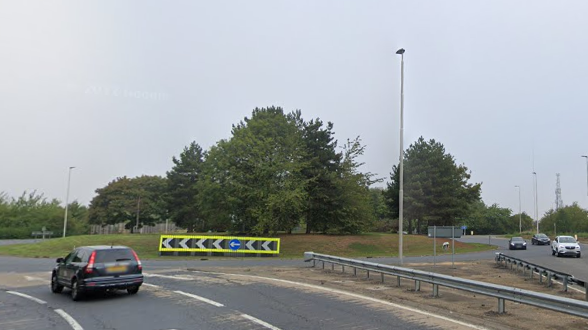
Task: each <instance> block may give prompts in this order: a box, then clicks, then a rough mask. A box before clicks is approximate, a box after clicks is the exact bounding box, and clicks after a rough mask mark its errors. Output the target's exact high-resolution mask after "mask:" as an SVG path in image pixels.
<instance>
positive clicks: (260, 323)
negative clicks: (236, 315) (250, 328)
mask: <svg viewBox="0 0 588 330" xmlns="http://www.w3.org/2000/svg"><path fill="white" fill-rule="evenodd" d="M241 317H244V318H246V319H248V320H249V321H252V322H255V323H257V324H259V325H261V326H264V327H266V328H268V329H272V330H280V328H278V327H274V326H273V325H271V324H269V323H267V322H264V321H262V320H260V319H258V318H255V317H253V316H251V315H247V314H241Z"/></svg>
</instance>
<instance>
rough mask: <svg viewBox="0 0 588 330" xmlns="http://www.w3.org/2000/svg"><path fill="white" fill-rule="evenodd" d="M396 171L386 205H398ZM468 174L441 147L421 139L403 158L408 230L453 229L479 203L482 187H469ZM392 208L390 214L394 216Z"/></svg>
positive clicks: (433, 141) (464, 167)
mask: <svg viewBox="0 0 588 330" xmlns="http://www.w3.org/2000/svg"><path fill="white" fill-rule="evenodd" d="M398 172H399V168H398V166H393V167H392V173H391V174H390V179H391V182H390V183H389V184H388V190H389V193H388V194H387V199H388V205H398V203H399V197H398V196H399V193H398V191H399V187H398V186H399V179H400V176H399V173H398ZM469 179H470V172H469V171H468V168H467V167H466V166H465V165H463V164H462V165H457V164H456V163H455V158H454V157H453V156H452V155H451V154H449V153H447V152H446V150H445V147H444V146H443V144H441V143H439V142H437V141H435V140H429V141H425V139H424V138H423V137H420V138H419V139H418V140H417V142H415V143H414V144H411V145H410V146H409V147H408V149H407V150H406V152H405V154H404V212H405V217H406V219H407V220H408V221H407V222H408V230H409V231H412V230H413V222H412V220H416V228H414V229H416V231H417V232H418V233H420V232H422V231H423V230H424V229H425V227H426V226H432V225H438V226H439V225H453V224H455V221H456V219H458V218H463V217H464V216H466V215H467V213H468V207H469V206H470V204H471V203H473V202H475V201H477V200H479V199H480V191H481V184H479V183H475V184H474V183H469V182H468V181H469ZM397 212H398V211H397V209H396V208H391V214H392V215H396V214H397Z"/></svg>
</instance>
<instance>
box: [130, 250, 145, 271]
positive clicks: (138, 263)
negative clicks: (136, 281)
mask: <svg viewBox="0 0 588 330" xmlns="http://www.w3.org/2000/svg"><path fill="white" fill-rule="evenodd" d="M131 252H133V255H134V256H135V260H137V268H139V270H143V266H142V265H141V260H139V256H138V255H137V252H135V250H131Z"/></svg>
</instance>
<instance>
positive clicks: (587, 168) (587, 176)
mask: <svg viewBox="0 0 588 330" xmlns="http://www.w3.org/2000/svg"><path fill="white" fill-rule="evenodd" d="M582 157H584V158H586V188H588V156H582ZM586 193H587V194H588V191H586Z"/></svg>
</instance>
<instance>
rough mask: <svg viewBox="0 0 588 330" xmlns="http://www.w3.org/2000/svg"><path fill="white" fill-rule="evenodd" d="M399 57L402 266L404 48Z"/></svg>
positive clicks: (399, 230) (399, 232)
mask: <svg viewBox="0 0 588 330" xmlns="http://www.w3.org/2000/svg"><path fill="white" fill-rule="evenodd" d="M396 54H398V55H400V189H399V192H398V195H399V205H398V258H399V260H400V265H402V231H403V229H402V225H403V222H404V214H403V213H404V166H403V164H402V163H403V161H404V48H400V49H399V50H397V51H396Z"/></svg>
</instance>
